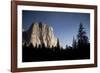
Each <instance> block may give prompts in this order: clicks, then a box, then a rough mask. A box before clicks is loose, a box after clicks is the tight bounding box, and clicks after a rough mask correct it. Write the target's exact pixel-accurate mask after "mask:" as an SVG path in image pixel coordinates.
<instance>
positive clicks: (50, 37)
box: [22, 22, 57, 48]
mask: <svg viewBox="0 0 100 73" xmlns="http://www.w3.org/2000/svg"><path fill="white" fill-rule="evenodd" d="M22 44H23V45H26V46H29V45H30V44H32V45H33V46H34V47H39V46H42V45H44V46H45V47H50V48H52V47H56V46H57V38H56V37H55V36H54V33H53V28H52V27H50V26H48V25H46V24H44V23H41V22H40V23H32V25H31V26H30V27H29V29H28V30H27V31H24V32H22Z"/></svg>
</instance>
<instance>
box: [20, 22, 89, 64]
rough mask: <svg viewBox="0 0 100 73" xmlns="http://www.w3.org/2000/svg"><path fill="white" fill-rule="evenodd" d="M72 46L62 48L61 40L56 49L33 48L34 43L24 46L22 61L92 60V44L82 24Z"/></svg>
mask: <svg viewBox="0 0 100 73" xmlns="http://www.w3.org/2000/svg"><path fill="white" fill-rule="evenodd" d="M72 42H73V43H72V46H68V45H67V44H66V48H65V49H63V48H62V47H60V44H59V39H58V40H57V46H56V47H52V48H50V47H45V45H44V43H43V44H42V45H39V46H36V47H33V45H32V43H30V45H29V46H26V44H24V45H23V46H22V61H23V62H34V61H56V60H79V59H90V43H89V39H88V37H87V35H86V32H85V30H84V27H83V25H82V23H80V25H79V29H78V34H77V35H76V37H73V40H72Z"/></svg>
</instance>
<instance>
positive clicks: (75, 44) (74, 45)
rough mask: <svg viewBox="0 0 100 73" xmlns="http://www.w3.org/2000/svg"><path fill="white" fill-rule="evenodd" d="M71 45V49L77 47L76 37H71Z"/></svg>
mask: <svg viewBox="0 0 100 73" xmlns="http://www.w3.org/2000/svg"><path fill="white" fill-rule="evenodd" d="M72 47H73V49H76V48H77V42H76V39H75V38H74V37H73V43H72Z"/></svg>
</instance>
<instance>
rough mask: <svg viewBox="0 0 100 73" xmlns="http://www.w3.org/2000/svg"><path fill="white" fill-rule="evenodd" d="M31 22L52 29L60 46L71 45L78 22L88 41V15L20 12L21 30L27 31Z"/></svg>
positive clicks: (76, 31)
mask: <svg viewBox="0 0 100 73" xmlns="http://www.w3.org/2000/svg"><path fill="white" fill-rule="evenodd" d="M32 22H43V23H45V24H47V25H49V26H51V27H53V30H54V34H55V36H56V37H58V38H59V41H60V44H61V46H63V47H65V45H66V44H67V45H70V46H71V45H72V40H73V37H75V38H76V35H77V33H78V28H79V24H80V22H81V23H82V24H83V26H84V28H85V31H86V33H87V36H88V38H89V39H90V14H89V13H72V12H70V13H69V12H48V11H30V10H29V11H28V10H23V11H22V29H23V30H27V29H28V28H29V26H30V25H31V24H32Z"/></svg>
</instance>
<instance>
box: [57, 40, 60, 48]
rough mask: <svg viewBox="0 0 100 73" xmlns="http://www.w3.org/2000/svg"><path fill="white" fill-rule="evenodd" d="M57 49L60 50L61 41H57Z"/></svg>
mask: <svg viewBox="0 0 100 73" xmlns="http://www.w3.org/2000/svg"><path fill="white" fill-rule="evenodd" d="M57 48H58V49H60V43H59V39H57Z"/></svg>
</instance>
